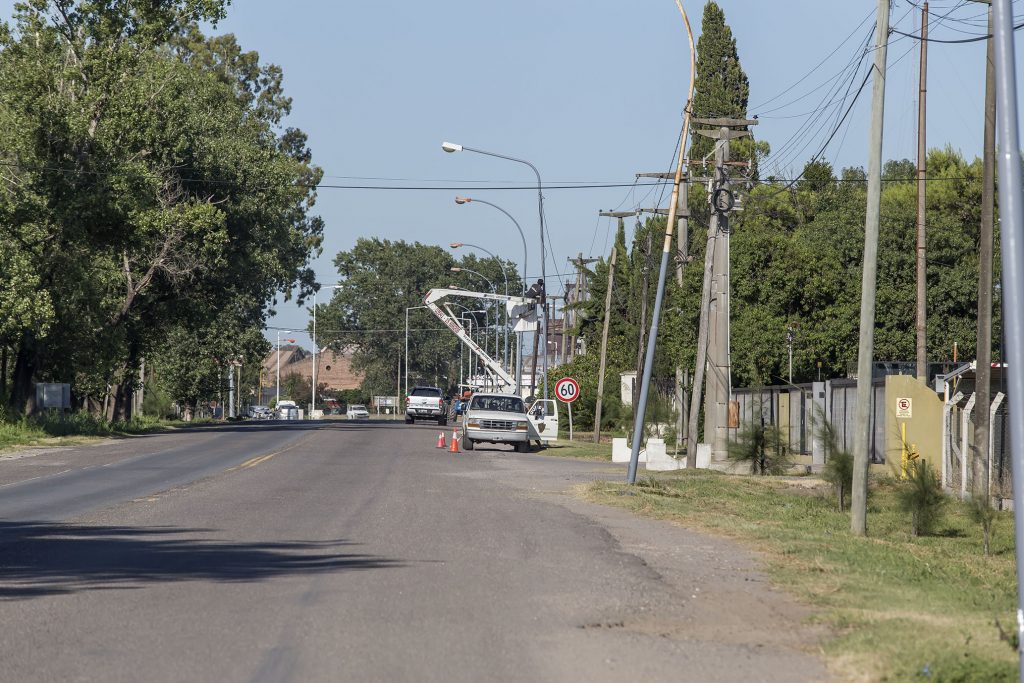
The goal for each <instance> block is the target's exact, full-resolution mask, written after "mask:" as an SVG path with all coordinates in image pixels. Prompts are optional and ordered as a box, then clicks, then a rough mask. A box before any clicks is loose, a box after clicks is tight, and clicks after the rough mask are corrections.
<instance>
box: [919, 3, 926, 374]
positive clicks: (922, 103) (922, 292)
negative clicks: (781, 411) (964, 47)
mask: <svg viewBox="0 0 1024 683" xmlns="http://www.w3.org/2000/svg"><path fill="white" fill-rule="evenodd" d="M927 94H928V3H927V2H925V3H924V4H923V5H922V6H921V71H920V75H919V77H918V89H917V378H918V379H919V380H921V381H922V382H927V381H928V347H927V334H928V332H927V326H926V323H927V316H928V307H927V302H928V299H927V297H928V270H927V262H926V260H925V215H926V210H925V206H926V205H925V183H926V180H927V173H928V171H927V165H928V159H927V156H928V148H927V146H926V145H925V132H926V128H927V106H926V102H927Z"/></svg>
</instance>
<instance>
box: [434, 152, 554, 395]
mask: <svg viewBox="0 0 1024 683" xmlns="http://www.w3.org/2000/svg"><path fill="white" fill-rule="evenodd" d="M441 149H443V150H444V151H445V152H449V153H451V152H476V153H477V154H483V155H486V156H489V157H496V158H498V159H505V160H506V161H514V162H516V163H518V164H525V165H526V166H529V167H530V169H531V170H532V171H533V173H534V175H536V176H537V216H538V219H539V224H540V276H541V279H542V280H544V285H545V287H547V268H546V266H545V264H546V263H547V259H546V258H545V257H544V254H545V251H544V191H543V183H542V181H541V179H540V171H538V170H537V167H536V166H534V165H533V164H531V163H530V162H529V161H526V160H525V159H517V158H516V157H510V156H505V155H504V154H496V153H494V152H488V151H485V150H482V149H474V148H473V147H466V146H464V145H459V144H456V143H454V142H442V143H441ZM541 307H542V310H541V313H542V314H543V317H542V318H541V334H542V335H543V341H544V348H545V349H547V347H548V317H547V307H546V306H544V302H543V301H542V302H541ZM547 376H548V357H547V354H546V353H545V354H544V377H545V378H547ZM547 397H548V384H547V381H546V379H545V382H544V398H545V399H547Z"/></svg>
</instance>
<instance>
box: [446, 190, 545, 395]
mask: <svg viewBox="0 0 1024 683" xmlns="http://www.w3.org/2000/svg"><path fill="white" fill-rule="evenodd" d="M472 202H477V203H478V204H486V205H487V206H490V207H492V208H495V209H497V210H498V211H501V212H502V213H503V214H505V215H506V216H508V219H509V220H510V221H512V225H514V226H516V230H518V231H519V239H521V240H522V241H523V268H522V270H520V271H519V280H520V285H521V290H522V291H520V292H519V293H520V294H526V267H527V251H526V234H525V233H524V232H523V229H522V227H520V225H519V221H517V220H516V219H515V218H513V217H512V214H510V213H509V212H508V211H506V210H505V209H503V208H501V207H500V206H498V205H497V204H493V203H491V202H489V201H487V200H485V199H475V198H473V197H456V198H455V203H456V204H458V205H459V206H462V205H463V204H470V203H472ZM505 293H506V294H508V292H505ZM507 322H508V321H507V320H506V323H507ZM506 362H507V361H506ZM522 388H523V333H522V332H517V333H516V394H519V392H520V391H522Z"/></svg>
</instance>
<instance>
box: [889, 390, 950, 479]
mask: <svg viewBox="0 0 1024 683" xmlns="http://www.w3.org/2000/svg"><path fill="white" fill-rule="evenodd" d="M899 398H909V399H910V400H911V417H910V418H908V419H905V418H897V417H896V401H897V399H899ZM901 424H905V425H906V426H907V445H908V448H909V447H910V446H911V445H913V446H915V447H916V448H917V451H918V452H919V453H920V454H921V457H922V458H924V459H925V460H927V461H928V464H929V465H931V466H932V467H934V468H935V469H936V471H938V470H940V469H941V467H942V398H941V397H940V396H939V395H938V394H937V393H935V391H933V390H932V389H931V388H929V387H928V386H927V385H926V384H925V383H924V382H919V381H918V380H917V378H915V377H910V376H909V375H890V376H888V377H886V378H885V461H886V464H887V465H888V466H889V469H890V471H897V472H898V471H899V467H900V458H901V452H902V448H903V441H902V438H901V433H900V425H901Z"/></svg>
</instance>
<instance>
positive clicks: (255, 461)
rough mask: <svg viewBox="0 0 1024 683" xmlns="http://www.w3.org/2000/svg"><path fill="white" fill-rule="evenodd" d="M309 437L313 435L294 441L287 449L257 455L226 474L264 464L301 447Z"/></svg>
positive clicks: (230, 469)
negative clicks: (276, 456)
mask: <svg viewBox="0 0 1024 683" xmlns="http://www.w3.org/2000/svg"><path fill="white" fill-rule="evenodd" d="M311 436H313V435H312V434H308V435H306V436H304V437H302V438H301V439H299V440H298V441H296V442H295V443H293V444H292V445H291V446H288V447H287V448H282V449H281V450H279V451H274V452H273V453H267V454H266V455H257V456H256V457H253V458H249V459H248V460H246V461H245V462H243V463H242V464H241V465H235V466H234V467H230V468H228V472H233V471H234V470H240V469H245V468H248V467H255V466H256V465H259V464H260V463H264V462H266V461H268V460H270V459H271V458H273V457H274V456H275V455H281V454H282V453H286V452H287V451H290V450H292V449H293V448H297V447H298V446H301V445H302V444H303V443H304V442H305V441H306V440H307V439H309V438H310V437H311Z"/></svg>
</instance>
